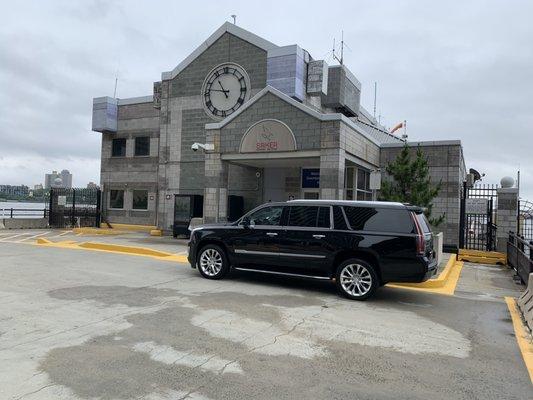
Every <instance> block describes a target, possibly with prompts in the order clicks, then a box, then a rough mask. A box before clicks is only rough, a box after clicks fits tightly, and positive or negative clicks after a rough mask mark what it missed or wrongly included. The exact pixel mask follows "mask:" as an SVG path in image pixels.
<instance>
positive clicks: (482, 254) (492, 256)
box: [457, 249, 507, 265]
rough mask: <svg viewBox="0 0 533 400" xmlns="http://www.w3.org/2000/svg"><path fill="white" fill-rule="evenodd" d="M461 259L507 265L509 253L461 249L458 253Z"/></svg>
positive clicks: (458, 257)
mask: <svg viewBox="0 0 533 400" xmlns="http://www.w3.org/2000/svg"><path fill="white" fill-rule="evenodd" d="M457 259H458V260H459V261H468V262H473V263H480V264H492V265H497V264H499V265H506V264H507V255H506V254H504V253H500V252H497V251H481V250H466V249H460V250H459V253H458V254H457Z"/></svg>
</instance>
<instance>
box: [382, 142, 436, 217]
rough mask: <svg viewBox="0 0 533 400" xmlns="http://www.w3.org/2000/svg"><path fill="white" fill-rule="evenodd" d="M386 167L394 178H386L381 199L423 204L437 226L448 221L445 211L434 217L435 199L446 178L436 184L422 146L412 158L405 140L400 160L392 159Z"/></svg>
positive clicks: (398, 158)
mask: <svg viewBox="0 0 533 400" xmlns="http://www.w3.org/2000/svg"><path fill="white" fill-rule="evenodd" d="M385 170H386V171H387V174H388V175H389V177H390V179H386V180H384V181H383V183H382V185H381V191H380V195H379V199H380V200H386V201H398V202H400V203H409V204H413V205H416V206H420V207H423V208H425V211H424V213H425V214H426V216H427V217H428V219H429V222H430V223H431V225H433V226H438V225H440V224H441V223H442V222H443V221H444V218H445V215H444V214H443V215H441V216H439V217H437V218H432V217H431V211H432V209H433V203H432V202H433V199H434V198H435V197H437V196H438V194H439V191H440V189H441V187H442V182H439V183H438V184H436V185H434V184H433V183H432V182H431V177H430V176H429V167H428V162H427V159H426V158H425V157H424V154H423V153H422V150H421V149H420V147H418V148H417V150H416V157H415V158H414V159H412V157H411V153H410V151H409V146H408V145H407V143H405V145H404V146H403V148H402V151H401V152H400V154H399V155H398V157H396V160H394V161H393V162H391V163H389V165H387V167H386V169H385Z"/></svg>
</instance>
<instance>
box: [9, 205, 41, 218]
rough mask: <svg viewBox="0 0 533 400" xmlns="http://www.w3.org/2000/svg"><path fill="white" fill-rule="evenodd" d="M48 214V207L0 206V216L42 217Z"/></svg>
mask: <svg viewBox="0 0 533 400" xmlns="http://www.w3.org/2000/svg"><path fill="white" fill-rule="evenodd" d="M47 216H48V208H13V207H9V208H0V218H2V219H5V218H10V219H11V218H17V217H19V218H20V217H34V218H38V217H42V218H46V217H47Z"/></svg>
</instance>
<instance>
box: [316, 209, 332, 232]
mask: <svg viewBox="0 0 533 400" xmlns="http://www.w3.org/2000/svg"><path fill="white" fill-rule="evenodd" d="M329 214H330V211H329V207H320V208H319V209H318V219H317V224H316V225H317V227H319V228H329V227H331V222H330V217H329Z"/></svg>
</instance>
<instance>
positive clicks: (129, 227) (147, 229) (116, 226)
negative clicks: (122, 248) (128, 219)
mask: <svg viewBox="0 0 533 400" xmlns="http://www.w3.org/2000/svg"><path fill="white" fill-rule="evenodd" d="M111 226H112V227H113V229H119V230H122V231H136V232H150V231H151V230H152V229H157V227H156V226H153V225H131V224H115V223H113V222H112V223H111Z"/></svg>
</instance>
